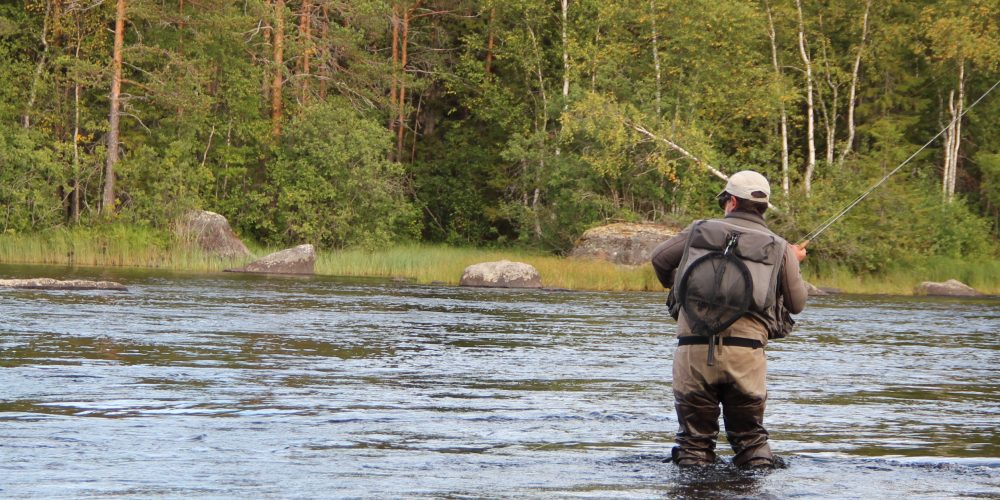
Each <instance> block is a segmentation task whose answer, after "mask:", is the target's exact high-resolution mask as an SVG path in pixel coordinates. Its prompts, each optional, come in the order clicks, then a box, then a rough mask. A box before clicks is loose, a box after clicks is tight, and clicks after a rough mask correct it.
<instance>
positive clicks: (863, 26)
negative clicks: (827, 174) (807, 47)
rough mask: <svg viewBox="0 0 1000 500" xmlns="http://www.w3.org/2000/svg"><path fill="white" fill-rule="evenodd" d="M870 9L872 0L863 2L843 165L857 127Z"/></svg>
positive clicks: (852, 74)
mask: <svg viewBox="0 0 1000 500" xmlns="http://www.w3.org/2000/svg"><path fill="white" fill-rule="evenodd" d="M871 9H872V0H868V1H867V2H865V14H864V17H863V18H862V21H861V43H860V44H859V45H858V53H857V55H855V56H854V66H853V67H852V68H851V88H850V91H849V96H848V98H847V139H846V140H845V141H844V147H843V148H842V149H841V150H840V159H839V160H837V163H838V164H839V165H843V163H844V159H845V158H847V155H848V154H849V153H850V152H851V151H852V150H853V149H854V135H855V133H856V131H857V128H856V126H855V124H854V108H855V107H856V106H857V102H858V93H857V91H858V75H859V74H860V69H861V57H862V56H863V55H864V53H865V44H866V43H867V41H868V14H869V13H870V12H871Z"/></svg>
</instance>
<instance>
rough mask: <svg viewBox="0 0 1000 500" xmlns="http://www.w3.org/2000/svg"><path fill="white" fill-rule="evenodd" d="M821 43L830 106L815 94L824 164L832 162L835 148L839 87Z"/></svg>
mask: <svg viewBox="0 0 1000 500" xmlns="http://www.w3.org/2000/svg"><path fill="white" fill-rule="evenodd" d="M822 45H823V69H824V70H825V73H826V85H827V87H829V88H830V106H829V108H828V107H827V105H826V101H825V100H824V99H823V96H822V95H819V92H817V94H818V95H819V98H820V113H821V114H822V115H823V127H824V128H825V129H826V164H827V165H832V164H833V154H834V152H835V151H836V149H837V145H836V139H837V120H838V119H839V117H838V110H839V102H840V88H839V87H838V85H837V83H836V82H834V81H833V70H832V69H831V67H830V56H829V54H827V47H826V44H825V43H824V44H822Z"/></svg>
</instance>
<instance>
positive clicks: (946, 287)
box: [913, 279, 982, 297]
mask: <svg viewBox="0 0 1000 500" xmlns="http://www.w3.org/2000/svg"><path fill="white" fill-rule="evenodd" d="M913 293H914V295H935V296H942V297H978V296H980V295H982V294H981V293H979V292H977V291H976V290H975V289H974V288H972V287H971V286H969V285H966V284H965V283H962V282H961V281H958V280H954V279H951V280H948V281H945V282H944V283H937V282H934V281H925V282H923V283H921V284H919V285H917V287H916V288H914V289H913Z"/></svg>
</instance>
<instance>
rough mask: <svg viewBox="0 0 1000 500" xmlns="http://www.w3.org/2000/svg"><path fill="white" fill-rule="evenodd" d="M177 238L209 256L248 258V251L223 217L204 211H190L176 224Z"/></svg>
mask: <svg viewBox="0 0 1000 500" xmlns="http://www.w3.org/2000/svg"><path fill="white" fill-rule="evenodd" d="M176 232H177V236H179V237H180V238H181V240H182V241H187V242H189V243H192V244H194V245H196V246H197V247H198V248H199V249H201V250H202V251H204V252H205V253H208V254H210V255H215V256H218V257H225V258H237V257H249V256H250V251H249V250H247V246H246V245H244V244H243V241H241V240H240V238H239V236H236V233H235V232H233V229H232V228H231V227H229V221H227V220H226V218H225V217H223V216H221V215H219V214H217V213H215V212H209V211H206V210H192V211H190V212H188V213H186V214H185V215H184V216H183V217H181V219H180V220H179V221H178V222H177V225H176Z"/></svg>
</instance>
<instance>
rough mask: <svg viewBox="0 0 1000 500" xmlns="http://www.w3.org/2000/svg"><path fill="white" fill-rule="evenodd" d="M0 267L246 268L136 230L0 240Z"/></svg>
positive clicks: (70, 231) (56, 232)
mask: <svg viewBox="0 0 1000 500" xmlns="http://www.w3.org/2000/svg"><path fill="white" fill-rule="evenodd" d="M0 262H2V263H5V264H55V265H68V266H96V267H153V268H165V269H176V270H192V271H221V270H223V269H227V268H230V267H235V266H239V265H242V264H245V263H246V259H223V258H219V257H215V256H212V255H208V254H206V253H205V252H202V251H201V250H199V249H197V248H194V247H190V246H187V245H182V244H179V243H178V242H177V241H176V240H174V239H173V237H172V235H171V234H170V233H169V232H166V231H160V230H155V229H150V228H145V227H140V226H127V225H117V224H114V225H105V226H100V227H87V226H79V227H73V228H61V227H60V228H53V229H48V230H45V231H41V232H38V233H30V234H3V235H0Z"/></svg>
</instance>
